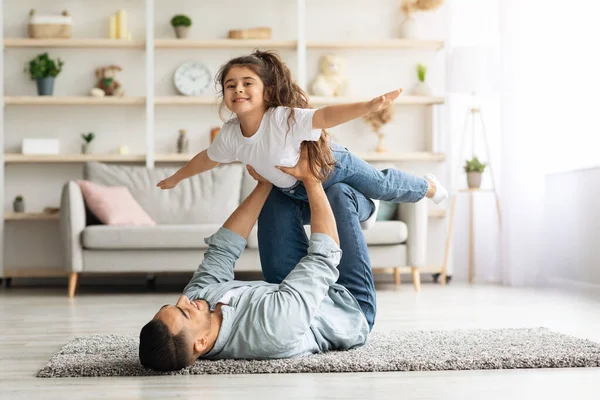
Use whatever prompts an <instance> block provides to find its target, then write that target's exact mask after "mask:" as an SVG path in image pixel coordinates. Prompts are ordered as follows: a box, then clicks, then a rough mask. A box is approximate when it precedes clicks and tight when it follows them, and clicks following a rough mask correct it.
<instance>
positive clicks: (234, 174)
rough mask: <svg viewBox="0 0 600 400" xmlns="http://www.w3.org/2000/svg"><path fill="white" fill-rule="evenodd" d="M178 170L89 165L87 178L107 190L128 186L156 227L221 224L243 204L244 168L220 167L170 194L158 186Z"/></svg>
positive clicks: (227, 165)
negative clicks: (161, 225)
mask: <svg viewBox="0 0 600 400" xmlns="http://www.w3.org/2000/svg"><path fill="white" fill-rule="evenodd" d="M177 169H178V168H175V167H159V168H154V169H148V168H146V167H142V166H129V165H112V164H104V163H98V162H91V163H86V164H85V167H84V178H85V179H86V180H89V181H92V182H96V183H99V184H102V185H107V186H125V187H127V188H128V189H129V191H130V192H131V194H132V195H133V197H134V198H135V199H136V200H137V202H138V203H139V204H140V206H142V208H143V209H144V210H145V211H146V212H147V213H148V215H150V217H151V218H152V219H153V220H154V221H156V223H157V224H169V225H173V224H182V225H186V224H203V223H208V224H211V223H215V224H222V223H223V222H225V220H226V219H227V217H229V215H230V214H231V213H232V212H233V211H234V210H235V209H236V207H237V206H238V205H239V203H240V195H241V185H242V176H243V173H244V166H243V165H242V164H240V163H234V164H226V165H220V166H218V167H216V168H214V169H212V170H210V171H207V172H204V173H202V174H198V175H196V176H193V177H191V178H189V179H186V180H184V181H182V182H180V183H179V185H177V187H175V188H173V189H170V190H161V189H159V188H158V187H156V184H157V183H158V182H160V181H161V180H163V179H165V178H167V177H168V176H170V175H172V174H173V173H174V172H175V171H177Z"/></svg>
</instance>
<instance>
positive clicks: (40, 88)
mask: <svg viewBox="0 0 600 400" xmlns="http://www.w3.org/2000/svg"><path fill="white" fill-rule="evenodd" d="M36 83H37V92H38V96H52V93H53V92H54V77H53V76H48V77H46V78H38V79H36Z"/></svg>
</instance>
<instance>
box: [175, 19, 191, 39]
mask: <svg viewBox="0 0 600 400" xmlns="http://www.w3.org/2000/svg"><path fill="white" fill-rule="evenodd" d="M171 26H172V27H173V29H174V30H175V36H177V39H185V38H187V36H188V32H189V30H190V26H192V20H191V19H190V17H188V16H187V15H183V14H177V15H175V16H173V18H171Z"/></svg>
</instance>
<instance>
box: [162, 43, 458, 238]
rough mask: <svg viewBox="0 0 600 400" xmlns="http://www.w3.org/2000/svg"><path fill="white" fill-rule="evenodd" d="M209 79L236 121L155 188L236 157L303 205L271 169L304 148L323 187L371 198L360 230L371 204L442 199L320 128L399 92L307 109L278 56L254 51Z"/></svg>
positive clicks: (431, 183)
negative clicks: (379, 166) (371, 161)
mask: <svg viewBox="0 0 600 400" xmlns="http://www.w3.org/2000/svg"><path fill="white" fill-rule="evenodd" d="M216 80H217V82H218V83H219V85H220V90H221V95H222V97H223V103H222V104H221V108H220V112H222V111H223V107H227V109H228V110H229V111H231V112H232V113H233V114H235V115H236V118H231V119H229V120H228V121H226V122H225V123H224V125H223V127H222V128H221V131H220V132H219V134H218V135H217V137H216V138H215V140H214V141H213V143H212V144H211V145H210V146H209V148H208V149H206V150H204V151H202V152H200V153H199V154H197V155H196V156H195V157H194V158H192V159H191V160H190V161H189V162H188V163H187V164H186V165H185V166H183V167H182V168H181V169H179V170H178V171H177V172H176V173H175V174H173V175H172V176H170V177H168V178H166V179H164V180H162V181H161V182H159V183H158V184H157V186H158V187H159V188H161V189H171V188H174V187H175V186H176V185H177V184H178V183H179V182H181V181H182V180H183V179H186V178H189V177H191V176H193V175H196V174H199V173H201V172H204V171H208V170H210V169H212V168H214V167H216V166H217V165H219V163H229V162H232V161H235V160H239V161H241V162H243V163H244V164H245V165H246V166H251V167H252V168H248V170H249V171H250V172H251V173H253V174H254V172H256V173H258V174H259V175H261V176H262V177H264V178H265V179H266V180H268V181H270V182H271V183H273V185H274V186H276V187H277V188H279V190H281V191H282V192H284V193H286V194H287V195H289V196H291V197H294V198H297V199H301V200H307V197H306V192H305V190H304V187H303V186H302V183H301V182H300V181H297V180H296V179H295V178H294V177H292V176H291V175H288V174H286V173H284V172H283V171H282V170H280V169H279V168H278V167H281V166H282V167H293V166H294V165H296V163H297V162H298V159H299V158H300V152H301V149H303V148H305V151H306V152H307V153H308V160H309V163H310V168H311V170H312V172H313V174H314V175H315V176H316V177H318V179H319V180H321V181H322V182H323V186H324V187H325V188H327V187H329V186H330V185H332V184H334V183H339V182H343V183H346V184H348V185H350V186H352V187H354V188H355V189H356V190H358V191H359V192H361V193H363V194H364V195H365V196H366V197H368V198H371V199H374V200H376V201H375V202H374V203H375V207H374V210H375V211H374V212H373V213H372V214H371V217H369V219H368V220H366V221H362V222H361V225H362V227H363V229H368V228H370V227H371V226H372V225H373V224H374V223H375V220H376V217H377V208H378V205H379V202H378V200H385V201H391V202H396V203H403V202H416V201H419V200H421V199H422V198H423V197H428V198H431V199H432V200H433V201H434V202H435V203H436V204H438V203H440V202H442V201H443V200H445V199H446V198H447V197H448V192H447V191H446V189H445V188H444V187H443V186H442V185H441V184H440V183H439V181H438V180H437V179H436V178H435V176H433V175H432V174H428V175H426V176H425V178H420V177H417V176H415V175H411V174H407V173H405V172H402V171H400V170H397V169H393V168H390V169H384V170H382V171H379V170H377V169H376V168H375V167H373V166H372V165H370V164H368V163H367V162H365V161H363V160H362V159H360V158H358V157H356V156H355V155H353V154H352V153H350V152H348V150H347V149H346V148H344V147H342V146H339V145H337V144H335V143H332V142H330V137H329V134H328V133H327V132H326V131H325V129H328V128H332V127H334V126H337V125H340V124H342V123H344V122H347V121H350V120H352V119H355V118H358V117H362V116H364V115H366V114H369V113H371V112H376V111H379V110H381V109H383V108H385V107H389V106H390V105H391V103H392V102H393V101H394V100H395V99H396V98H397V97H398V96H399V95H400V93H401V92H402V89H398V90H394V91H392V92H389V93H386V94H384V95H382V96H379V97H376V98H374V99H373V100H371V101H367V102H359V103H351V104H340V105H332V106H328V107H323V108H320V109H312V108H310V105H309V102H308V99H307V96H306V94H305V93H304V91H303V90H302V89H300V87H299V86H298V85H297V84H296V83H295V82H294V81H293V80H292V76H291V72H290V70H289V69H288V68H287V66H286V65H285V64H284V63H283V61H282V60H281V59H280V58H279V56H278V55H277V54H276V53H274V52H271V51H258V50H257V51H254V52H253V53H252V54H251V55H249V56H243V57H238V58H234V59H232V60H231V61H229V62H228V63H227V64H225V65H224V66H223V67H221V69H220V71H219V72H218V74H217V78H216ZM252 169H253V170H252Z"/></svg>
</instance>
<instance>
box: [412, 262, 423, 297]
mask: <svg viewBox="0 0 600 400" xmlns="http://www.w3.org/2000/svg"><path fill="white" fill-rule="evenodd" d="M410 274H411V275H412V279H413V286H414V287H415V292H420V291H421V273H420V272H419V268H416V267H410Z"/></svg>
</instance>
